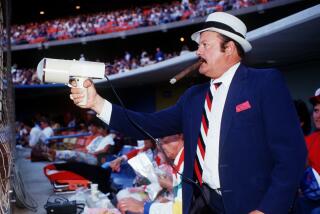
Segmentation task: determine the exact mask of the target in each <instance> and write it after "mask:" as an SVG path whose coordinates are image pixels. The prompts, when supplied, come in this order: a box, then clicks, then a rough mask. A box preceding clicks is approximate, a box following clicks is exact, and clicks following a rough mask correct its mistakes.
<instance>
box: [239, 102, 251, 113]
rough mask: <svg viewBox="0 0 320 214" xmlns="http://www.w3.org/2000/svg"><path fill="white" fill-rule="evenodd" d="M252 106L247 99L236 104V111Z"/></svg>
mask: <svg viewBox="0 0 320 214" xmlns="http://www.w3.org/2000/svg"><path fill="white" fill-rule="evenodd" d="M250 108H251V105H250V103H249V101H245V102H243V103H241V104H239V105H237V106H236V112H241V111H245V110H247V109H250Z"/></svg>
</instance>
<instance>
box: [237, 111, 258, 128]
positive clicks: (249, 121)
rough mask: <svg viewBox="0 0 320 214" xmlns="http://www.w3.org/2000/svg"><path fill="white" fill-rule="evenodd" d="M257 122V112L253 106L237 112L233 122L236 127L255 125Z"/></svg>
mask: <svg viewBox="0 0 320 214" xmlns="http://www.w3.org/2000/svg"><path fill="white" fill-rule="evenodd" d="M256 122H257V114H256V111H255V110H254V109H253V108H252V107H251V108H250V109H246V110H242V111H240V112H236V113H235V115H234V118H233V123H234V125H235V126H236V127H239V126H240V127H243V126H254V125H255V124H256Z"/></svg>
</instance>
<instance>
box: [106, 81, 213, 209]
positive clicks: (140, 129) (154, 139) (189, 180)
mask: <svg viewBox="0 0 320 214" xmlns="http://www.w3.org/2000/svg"><path fill="white" fill-rule="evenodd" d="M105 78H106V79H107V81H108V83H109V85H110V87H111V89H112V92H113V93H114V95H115V96H116V98H117V100H118V102H119V103H120V105H121V107H122V108H123V111H124V113H125V115H126V117H127V119H128V120H129V122H130V123H131V124H132V125H133V126H134V127H135V128H137V129H138V130H139V131H141V132H142V133H143V134H144V135H146V136H147V137H148V138H149V139H151V140H152V141H153V142H155V143H156V145H157V146H158V148H159V149H160V151H161V152H162V153H163V155H164V158H165V160H166V162H167V163H169V165H170V166H171V167H172V168H173V169H174V170H175V171H176V172H177V174H179V175H180V176H181V178H182V181H184V182H187V183H191V184H193V185H194V186H196V187H197V188H198V190H199V191H200V193H201V196H202V198H203V200H204V203H205V205H206V206H207V207H208V208H209V209H210V210H211V211H212V212H213V213H215V212H214V210H213V209H212V207H211V206H214V205H213V204H212V205H209V200H208V198H207V197H206V195H205V194H204V192H203V190H202V189H201V187H200V185H199V184H198V183H197V182H195V181H194V180H192V179H191V178H188V177H186V176H184V175H183V174H181V173H180V172H179V171H178V170H177V168H176V166H175V165H174V164H173V162H172V160H170V159H169V158H168V156H167V154H166V153H165V152H164V150H163V148H162V146H161V143H160V142H159V140H158V139H156V138H154V137H153V136H152V135H151V134H150V133H149V132H147V131H146V130H145V129H144V128H142V127H141V126H140V125H139V124H137V123H136V122H135V121H134V120H132V119H131V117H130V116H129V114H128V112H127V109H126V107H125V105H124V104H123V102H122V100H121V98H120V96H119V95H118V93H117V91H116V89H115V88H114V87H113V84H112V83H111V81H110V80H109V78H108V76H107V75H105ZM214 208H215V209H217V210H219V209H218V208H217V207H215V206H214Z"/></svg>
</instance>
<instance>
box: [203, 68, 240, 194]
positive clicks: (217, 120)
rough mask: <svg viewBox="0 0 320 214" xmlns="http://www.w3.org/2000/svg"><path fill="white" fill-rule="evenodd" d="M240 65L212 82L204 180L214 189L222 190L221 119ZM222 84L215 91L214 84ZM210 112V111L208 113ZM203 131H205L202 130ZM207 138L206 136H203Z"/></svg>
mask: <svg viewBox="0 0 320 214" xmlns="http://www.w3.org/2000/svg"><path fill="white" fill-rule="evenodd" d="M239 65H240V63H237V64H235V65H233V66H232V67H231V68H229V70H228V71H226V72H225V73H224V74H223V75H222V76H221V77H219V78H218V79H214V80H211V85H210V90H211V92H212V97H213V98H212V108H211V112H210V113H208V120H209V129H208V136H207V139H206V141H205V142H206V155H205V158H204V165H203V173H202V180H203V182H204V183H207V184H208V185H209V186H210V187H211V188H212V189H218V188H220V180H219V142H220V129H221V118H222V113H223V109H224V104H225V102H226V98H227V94H228V91H229V86H230V83H231V81H232V79H233V76H234V74H235V72H236V70H237V68H238V67H239ZM219 82H221V85H220V86H219V88H217V89H215V87H214V86H213V84H215V83H219ZM207 112H209V111H207ZM201 131H203V130H201ZM202 136H205V135H202Z"/></svg>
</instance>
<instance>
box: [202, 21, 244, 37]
mask: <svg viewBox="0 0 320 214" xmlns="http://www.w3.org/2000/svg"><path fill="white" fill-rule="evenodd" d="M210 27H214V28H219V29H221V30H225V31H228V32H230V33H233V34H236V35H238V36H240V37H242V38H244V36H243V35H242V34H241V33H239V32H237V31H235V30H234V29H233V28H232V27H230V26H228V25H226V24H223V23H221V22H214V21H209V22H206V23H204V25H203V29H206V28H210Z"/></svg>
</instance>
